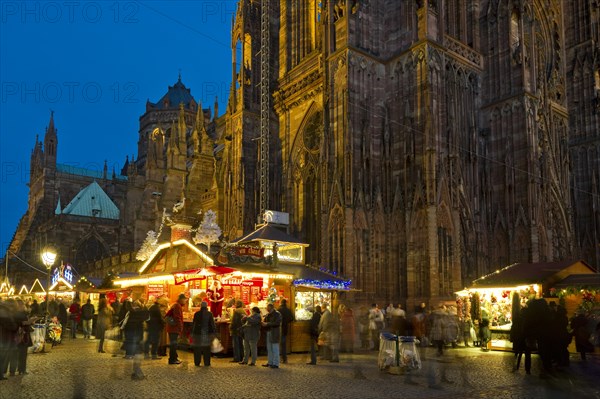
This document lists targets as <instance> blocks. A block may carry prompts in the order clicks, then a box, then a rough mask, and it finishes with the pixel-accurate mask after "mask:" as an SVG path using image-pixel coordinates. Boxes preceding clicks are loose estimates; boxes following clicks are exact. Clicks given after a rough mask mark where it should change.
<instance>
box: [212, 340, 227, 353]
mask: <svg viewBox="0 0 600 399" xmlns="http://www.w3.org/2000/svg"><path fill="white" fill-rule="evenodd" d="M223 349H224V348H223V344H222V343H221V341H220V340H219V338H214V339H213V340H212V343H211V344H210V351H211V352H212V353H219V352H223Z"/></svg>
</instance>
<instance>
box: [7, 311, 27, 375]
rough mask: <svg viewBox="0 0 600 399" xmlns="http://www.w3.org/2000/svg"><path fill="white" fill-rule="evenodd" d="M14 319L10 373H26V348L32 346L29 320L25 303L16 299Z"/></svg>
mask: <svg viewBox="0 0 600 399" xmlns="http://www.w3.org/2000/svg"><path fill="white" fill-rule="evenodd" d="M14 309H15V311H14V321H15V323H16V324H17V331H16V335H15V346H14V349H13V352H12V356H13V358H12V359H10V375H15V371H17V372H18V373H19V374H21V375H23V374H27V350H28V349H29V347H30V346H33V342H32V341H31V322H30V320H29V317H28V313H27V308H26V307H25V303H24V302H23V301H22V300H20V299H17V300H16V301H15V304H14Z"/></svg>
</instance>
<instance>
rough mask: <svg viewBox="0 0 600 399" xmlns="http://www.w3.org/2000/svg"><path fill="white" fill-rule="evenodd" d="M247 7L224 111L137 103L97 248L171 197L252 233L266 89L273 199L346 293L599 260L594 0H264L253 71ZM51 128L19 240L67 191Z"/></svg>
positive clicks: (392, 290)
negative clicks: (266, 26)
mask: <svg viewBox="0 0 600 399" xmlns="http://www.w3.org/2000/svg"><path fill="white" fill-rule="evenodd" d="M261 4H262V2H261V1H258V0H240V2H239V3H238V8H237V11H236V15H235V18H234V23H233V25H232V26H233V28H232V37H231V39H232V40H231V48H232V64H231V65H232V82H231V88H230V93H229V99H228V103H227V109H226V111H225V112H224V114H223V115H221V116H219V115H218V110H217V109H216V108H217V104H216V103H215V109H214V110H213V111H211V110H208V109H202V106H201V105H200V104H198V103H197V102H196V101H195V100H194V98H193V96H192V95H191V92H190V89H188V88H186V87H185V86H184V85H183V83H182V82H181V79H179V81H178V82H177V83H176V84H175V85H174V86H171V87H169V91H168V92H167V94H165V96H163V98H161V99H160V100H159V101H158V102H157V103H151V102H148V103H147V106H146V113H145V114H144V115H143V116H142V117H141V118H140V131H139V143H138V154H137V159H134V157H132V158H131V159H128V161H127V162H126V165H125V167H124V168H123V170H122V171H121V172H120V173H113V175H112V179H111V178H110V176H108V174H107V172H106V171H104V175H103V176H102V178H103V179H104V180H102V181H103V183H102V184H101V186H102V188H103V190H104V191H105V192H106V194H107V195H108V196H109V197H110V198H111V199H112V200H113V201H114V203H115V205H116V206H117V207H118V208H119V209H120V211H121V214H120V216H119V218H118V219H119V220H118V221H111V222H110V223H109V222H106V223H104V224H102V223H98V222H97V220H98V219H95V220H96V222H95V223H96V225H95V226H96V227H94V229H95V230H94V231H93V232H88V233H85V234H87V236H86V235H85V234H84V236H86V237H90V234H91V236H93V237H96V238H95V239H96V241H99V242H100V244H94V245H96V247H98V246H99V247H101V248H102V251H101V252H102V253H103V254H105V255H107V256H108V255H116V254H118V253H120V252H124V251H135V250H136V249H138V248H139V246H140V245H141V243H142V241H143V240H144V238H145V235H146V233H147V232H148V230H152V229H154V230H156V229H158V228H159V226H160V224H161V220H162V216H163V214H164V209H171V207H173V205H174V204H175V203H177V202H178V201H181V200H182V199H183V198H185V208H184V209H185V215H183V216H185V217H187V218H189V220H190V223H192V220H193V219H194V218H195V217H196V216H197V213H198V212H199V211H203V210H206V209H214V210H217V212H218V217H219V224H220V226H221V229H222V231H223V235H224V237H225V239H229V240H233V239H235V238H237V237H240V236H242V235H243V234H245V233H248V232H249V231H251V230H253V228H254V226H255V224H256V222H257V218H258V216H259V215H258V212H259V211H258V209H259V194H258V192H259V189H260V187H259V178H258V176H259V174H260V171H259V160H260V153H259V145H258V139H259V137H260V135H261V129H260V126H261V109H260V87H261V83H262V82H267V84H268V85H269V86H268V87H269V92H270V94H271V96H270V100H271V105H272V107H271V111H270V112H271V114H270V115H271V117H270V125H269V126H270V131H271V135H270V143H269V147H270V149H271V151H270V152H269V160H268V161H269V165H270V168H269V170H270V179H269V181H270V190H269V204H270V206H269V207H270V209H273V210H278V211H283V212H288V213H289V215H290V225H289V228H288V229H289V233H290V234H292V235H295V236H297V237H298V238H300V239H302V240H304V241H305V242H307V243H309V244H310V247H309V248H308V250H307V262H308V263H310V264H311V265H315V266H320V267H324V268H327V269H330V270H332V271H335V272H337V273H339V274H340V275H343V276H345V277H347V278H350V279H352V280H353V285H354V287H355V288H357V289H359V290H360V291H359V293H357V294H356V295H357V297H359V298H363V299H366V298H377V299H380V300H402V301H406V303H407V305H408V306H412V305H413V304H417V303H420V302H422V301H431V300H437V299H442V298H450V297H451V296H452V293H453V292H455V291H457V290H460V289H462V288H463V287H464V286H465V285H468V284H469V283H470V281H472V280H473V279H475V278H477V277H479V276H481V275H483V274H486V273H489V272H490V271H493V270H496V269H498V268H501V267H504V266H507V265H509V264H511V263H515V262H545V261H553V260H562V259H568V258H583V259H585V260H586V261H588V262H589V263H590V264H591V265H593V266H595V267H596V268H598V267H600V199H599V187H600V172H599V170H600V163H599V162H600V133H599V132H600V117H599V115H600V50H599V43H600V37H599V33H598V31H599V18H600V17H599V14H600V10H599V5H598V2H597V1H596V0H573V1H570V2H563V1H559V0H401V1H400V0H399V1H388V0H328V1H327V0H301V1H297V0H270V2H269V7H270V10H269V12H270V16H271V18H270V42H269V48H270V54H271V57H270V62H269V65H268V68H269V72H270V74H269V77H268V78H267V77H266V76H265V77H264V78H265V79H263V76H261V74H262V72H261V71H262V70H263V69H262V68H261V63H260V51H261V25H260V21H261ZM52 123H53V122H52ZM52 132H54V126H53V125H52ZM53 134H54V133H52V134H50V135H48V134H47V138H46V139H45V140H46V141H47V143H45V144H44V150H42V148H41V143H37V142H36V147H35V149H34V153H33V154H32V173H33V174H35V176H33V175H32V176H33V177H32V182H31V186H30V210H29V211H28V214H26V215H25V216H24V221H23V220H22V223H21V225H20V226H19V228H18V230H17V233H16V234H15V238H14V239H13V243H12V244H11V250H12V251H13V252H15V253H20V248H30V249H29V251H31V252H32V253H34V252H35V248H36V245H37V246H39V245H40V244H39V243H40V242H42V241H44V240H47V238H39V237H42V236H40V234H41V233H39V232H40V231H41V228H40V227H39V226H41V225H42V224H43V223H41V222H39V223H37V224H35V223H34V224H32V223H33V222H31V220H33V218H34V216H35V215H38V216H35V217H39V212H37V211H36V210H37V209H38V205H39V204H45V205H44V208H43V209H45V211H48V210H50V211H49V212H50V213H51V212H52V209H54V208H55V207H56V205H57V199H58V198H64V199H66V200H70V199H71V198H73V196H75V194H76V193H77V191H76V190H75V189H74V188H73V189H72V190H71V191H72V192H69V193H61V192H59V191H60V190H63V191H64V190H65V189H64V187H69V185H68V184H66V183H64V182H63V183H62V185H60V184H59V185H57V184H54V183H52V182H51V181H49V180H48V179H47V178H46V177H44V176H59V177H60V176H62V177H61V178H62V179H67V176H66V175H65V171H64V168H62V169H61V168H57V167H56V166H52V165H56V159H55V158H56V143H57V138H56V136H55V135H53ZM44 151H45V152H44ZM34 163H35V165H34ZM34 166H35V168H34ZM52 168H54V169H52ZM34 170H35V173H34V172H33V171H34ZM61 173H62V174H61ZM78 173H80V175H81V174H82V173H81V171H79V172H78ZM75 174H76V173H75V172H73V173H71V174H70V175H69V176H70V177H68V179H70V180H73V179H75V177H73V176H74V175H75ZM34 177H35V179H34ZM52 178H54V177H52ZM77 179H79V180H81V181H80V182H79V183H78V184H79V186H78V187H83V186H82V184H83V183H82V182H85V183H86V184H88V183H89V182H90V181H92V180H93V176H90V175H89V173H88V175H87V177H85V178H83V177H82V176H79V177H77ZM86 179H87V180H86ZM34 180H35V181H34ZM79 180H77V181H79ZM63 181H64V180H63ZM51 186H52V187H51ZM61 187H62V188H61ZM44 193H52V194H51V195H50V194H44ZM46 202H47V203H46ZM39 209H41V208H39ZM84 216H85V215H84ZM84 216H82V215H79V216H78V219H77V220H76V221H77V222H78V223H82V219H81V217H84ZM87 216H90V215H87ZM91 216H93V215H91ZM69 217H71V218H72V217H74V216H69V215H64V214H63V215H62V216H57V215H54V216H52V217H50V216H49V218H50V219H52V218H55V219H56V218H62V220H63V224H62V225H61V226H62V228H63V229H65V226H66V225H65V220H67V219H68V218H69ZM53 220H54V219H53ZM56 220H58V219H56ZM69 220H70V219H69ZM74 222H75V219H73V223H74ZM28 223H29V224H28ZM44 223H45V224H44V225H45V226H47V228H46V230H45V231H50V230H48V229H51V228H52V226H53V224H52V223H54V222H52V223H50V224H48V223H49V222H47V221H46V222H44ZM103 231H104V233H102V232H103ZM36 234H37V236H36ZM44 234H46V236H43V237H47V234H48V233H44ZM29 236H31V237H32V238H27V237H29ZM34 236H35V237H38V238H35V237H34ZM117 239H118V242H112V241H115V240H117ZM111 240H112V241H111ZM36 243H37V244H36ZM77 245H79V244H77V243H74V244H73V245H72V247H73V248H72V249H71V251H75V252H77V248H78V247H77Z"/></svg>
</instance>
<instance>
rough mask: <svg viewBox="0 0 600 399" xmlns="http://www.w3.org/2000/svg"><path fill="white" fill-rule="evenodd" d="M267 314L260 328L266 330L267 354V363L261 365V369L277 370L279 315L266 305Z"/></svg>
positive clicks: (271, 305) (273, 307) (279, 332)
mask: <svg viewBox="0 0 600 399" xmlns="http://www.w3.org/2000/svg"><path fill="white" fill-rule="evenodd" d="M267 312H269V313H268V314H267V315H266V316H265V320H264V321H263V322H262V326H263V327H265V329H266V330H267V339H266V342H265V343H266V345H267V354H268V359H269V360H268V363H267V364H263V367H270V368H272V369H278V368H279V340H280V338H281V313H279V312H278V311H277V310H276V309H275V306H274V305H273V304H272V303H270V304H268V305H267Z"/></svg>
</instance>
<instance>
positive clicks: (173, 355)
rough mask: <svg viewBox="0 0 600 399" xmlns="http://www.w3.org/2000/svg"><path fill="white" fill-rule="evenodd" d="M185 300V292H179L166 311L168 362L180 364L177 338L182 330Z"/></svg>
mask: <svg viewBox="0 0 600 399" xmlns="http://www.w3.org/2000/svg"><path fill="white" fill-rule="evenodd" d="M186 302H187V298H186V296H185V294H179V297H178V298H177V302H175V303H174V304H173V306H171V309H169V311H168V312H167V314H166V315H165V316H166V319H167V333H168V334H169V364H181V360H179V358H178V357H177V339H178V338H179V336H180V335H181V333H182V332H183V305H185V303H186Z"/></svg>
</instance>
